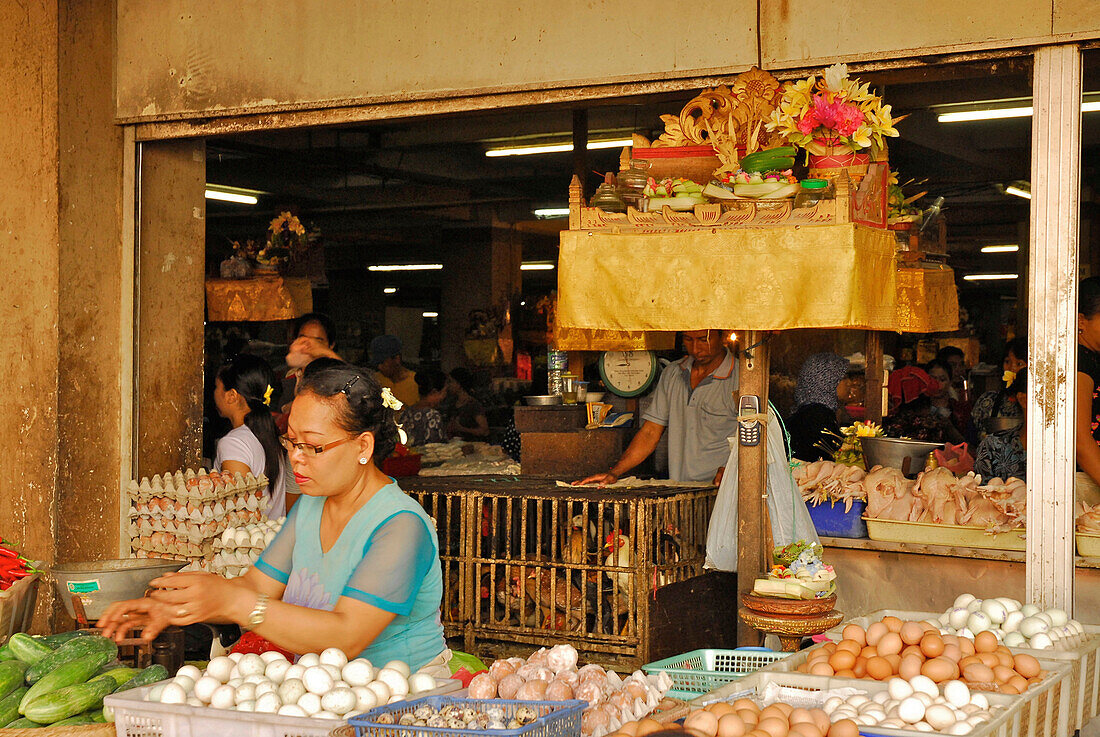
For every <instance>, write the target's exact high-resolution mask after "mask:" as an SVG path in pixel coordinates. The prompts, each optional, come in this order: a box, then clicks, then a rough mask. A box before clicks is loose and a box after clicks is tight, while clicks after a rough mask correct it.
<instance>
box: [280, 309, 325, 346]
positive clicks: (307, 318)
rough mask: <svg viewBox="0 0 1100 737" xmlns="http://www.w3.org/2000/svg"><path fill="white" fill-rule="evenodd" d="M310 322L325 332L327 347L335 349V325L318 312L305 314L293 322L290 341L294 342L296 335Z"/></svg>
mask: <svg viewBox="0 0 1100 737" xmlns="http://www.w3.org/2000/svg"><path fill="white" fill-rule="evenodd" d="M311 322H315V323H317V324H318V325H320V326H321V329H322V330H324V331H325V337H326V338H327V339H328V344H329V346H330V347H332V348H335V347H336V323H334V322H333V321H332V318H331V317H329V316H328V315H325V314H322V313H320V312H307V313H306V314H304V315H302V316H301V317H299V318H298V319H297V320H295V321H294V325H293V331H294V334H293V335H292V336H291V338H290V339H291V340H294V339H295V338H297V337H298V333H300V332H301V331H302V327H303V326H305V325H308V324H309V323H311Z"/></svg>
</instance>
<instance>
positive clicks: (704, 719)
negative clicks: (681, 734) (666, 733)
mask: <svg viewBox="0 0 1100 737" xmlns="http://www.w3.org/2000/svg"><path fill="white" fill-rule="evenodd" d="M684 729H694V730H698V731H700V732H702V733H703V734H709V735H711V737H715V735H716V734H718V717H716V716H714V714H712V713H711V712H709V711H707V710H706V709H698V710H696V711H693V712H691V713H690V714H688V715H687V717H686V718H685V719H684ZM773 737H776V736H775V735H773ZM779 737H782V736H781V735H780V736H779Z"/></svg>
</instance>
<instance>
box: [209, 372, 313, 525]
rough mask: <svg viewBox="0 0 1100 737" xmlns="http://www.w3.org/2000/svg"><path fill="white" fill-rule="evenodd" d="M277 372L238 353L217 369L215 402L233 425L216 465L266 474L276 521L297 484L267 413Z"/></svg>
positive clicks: (222, 442) (220, 443)
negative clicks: (291, 475)
mask: <svg viewBox="0 0 1100 737" xmlns="http://www.w3.org/2000/svg"><path fill="white" fill-rule="evenodd" d="M274 387H275V374H274V373H273V372H272V371H271V367H270V366H268V365H267V363H266V362H265V361H264V360H263V359H262V358H259V357H258V356H250V355H247V354H241V355H238V356H237V357H236V358H234V359H233V360H232V361H230V362H229V363H227V364H225V365H224V366H222V367H221V368H220V369H218V374H217V376H216V377H215V378H214V404H215V406H217V408H218V414H219V415H221V416H222V417H224V418H226V419H227V420H229V422H230V423H231V424H232V425H233V429H232V430H230V431H229V432H228V433H226V434H225V437H223V438H222V439H221V440H219V441H218V447H217V456H216V457H215V458H214V467H215V468H216V469H218V470H219V471H225V472H228V473H236V472H238V471H239V472H240V473H242V474H243V473H248V472H249V471H251V472H252V473H253V475H256V476H259V475H260V474H261V473H262V474H266V475H267V478H268V487H267V489H268V507H267V512H266V514H267V516H268V517H270V518H271V519H278V518H280V517H284V516H286V513H287V510H289V509H290V507H291V506H293V504H294V502H295V501H296V500H297V499H298V494H297V493H296V492H297V491H298V487H297V484H295V483H294V481H293V477H290V488H288V483H287V482H288V476H289V472H288V469H289V464H288V463H287V457H286V450H284V449H283V446H282V444H281V443H280V442H279V431H278V430H277V429H276V427H275V418H274V417H272V415H271V403H272V402H273V401H274V397H273V394H274V392H275V388H274Z"/></svg>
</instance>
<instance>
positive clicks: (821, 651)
mask: <svg viewBox="0 0 1100 737" xmlns="http://www.w3.org/2000/svg"><path fill="white" fill-rule="evenodd" d="M831 655H832V653H830V652H829V651H828V650H826V649H825V648H823V647H818V648H814V649H813V650H811V651H810V652H809V653H808V654H807V655H806V662H807V663H812V662H814V661H815V660H828V659H829V657H830V656H831Z"/></svg>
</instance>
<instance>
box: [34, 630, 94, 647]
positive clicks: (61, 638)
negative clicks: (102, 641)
mask: <svg viewBox="0 0 1100 737" xmlns="http://www.w3.org/2000/svg"><path fill="white" fill-rule="evenodd" d="M96 636H99V633H98V632H92V631H91V630H69V631H68V632H58V633H57V634H56V635H46V636H45V637H43V638H42V642H44V643H46V644H47V645H49V646H50V647H53V648H58V647H61V646H62V645H64V644H65V643H66V642H68V641H69V640H75V639H76V638H78V637H96Z"/></svg>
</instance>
